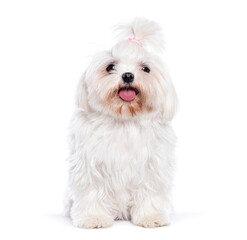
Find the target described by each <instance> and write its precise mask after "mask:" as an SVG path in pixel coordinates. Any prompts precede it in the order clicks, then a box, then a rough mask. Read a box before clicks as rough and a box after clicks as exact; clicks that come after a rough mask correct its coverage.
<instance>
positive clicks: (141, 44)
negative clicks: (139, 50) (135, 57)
mask: <svg viewBox="0 0 247 240" xmlns="http://www.w3.org/2000/svg"><path fill="white" fill-rule="evenodd" d="M128 41H129V42H133V43H136V44H138V45H139V46H140V47H142V46H143V43H142V42H141V41H139V40H137V39H135V38H128Z"/></svg>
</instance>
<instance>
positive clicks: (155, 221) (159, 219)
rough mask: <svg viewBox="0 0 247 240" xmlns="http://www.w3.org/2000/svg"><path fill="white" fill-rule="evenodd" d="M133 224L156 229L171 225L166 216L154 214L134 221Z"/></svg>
mask: <svg viewBox="0 0 247 240" xmlns="http://www.w3.org/2000/svg"><path fill="white" fill-rule="evenodd" d="M132 223H133V224H135V225H137V226H140V227H145V228H154V227H162V226H167V225H169V224H170V221H169V220H168V219H167V218H166V217H165V216H164V214H152V215H149V216H145V217H142V218H139V219H135V220H134V221H132Z"/></svg>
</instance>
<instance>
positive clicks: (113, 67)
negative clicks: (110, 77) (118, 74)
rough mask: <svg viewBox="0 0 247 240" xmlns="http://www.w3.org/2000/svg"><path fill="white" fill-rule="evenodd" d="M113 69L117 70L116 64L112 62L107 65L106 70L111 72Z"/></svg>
mask: <svg viewBox="0 0 247 240" xmlns="http://www.w3.org/2000/svg"><path fill="white" fill-rule="evenodd" d="M113 70H115V65H114V64H112V63H111V64H110V65H108V66H107V68H106V71H107V72H110V71H113Z"/></svg>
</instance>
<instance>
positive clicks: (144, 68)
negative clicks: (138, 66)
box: [142, 67, 150, 73]
mask: <svg viewBox="0 0 247 240" xmlns="http://www.w3.org/2000/svg"><path fill="white" fill-rule="evenodd" d="M142 71H144V72H146V73H149V72H150V68H149V67H142Z"/></svg>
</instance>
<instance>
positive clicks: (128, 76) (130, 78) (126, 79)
mask: <svg viewBox="0 0 247 240" xmlns="http://www.w3.org/2000/svg"><path fill="white" fill-rule="evenodd" d="M122 78H123V81H124V82H125V83H132V82H133V81H134V74H132V73H130V72H126V73H124V74H123V75H122Z"/></svg>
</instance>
